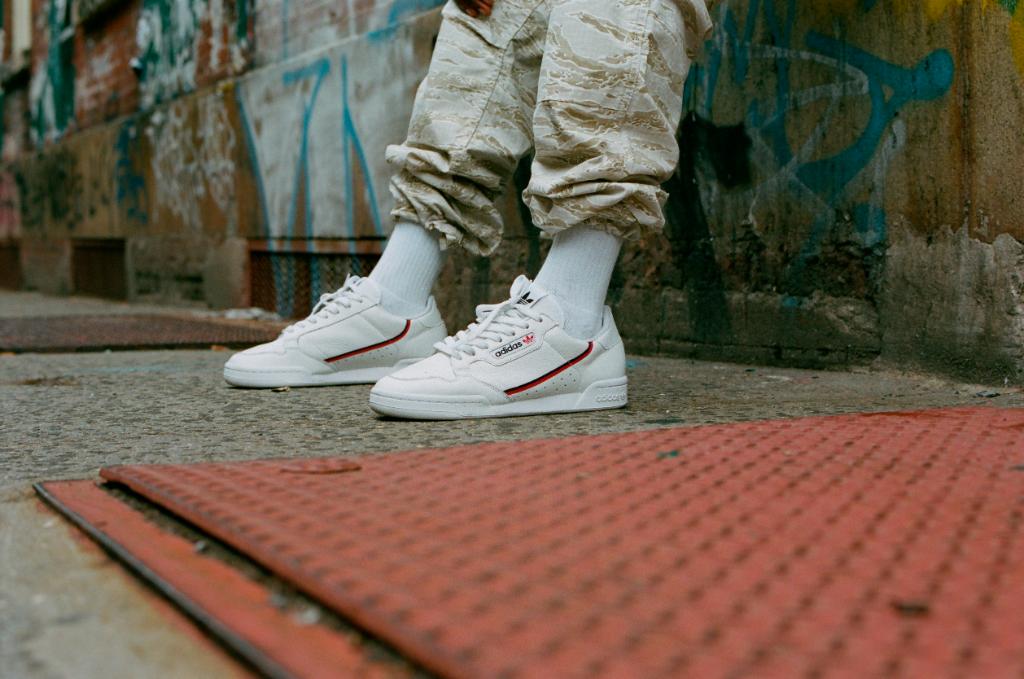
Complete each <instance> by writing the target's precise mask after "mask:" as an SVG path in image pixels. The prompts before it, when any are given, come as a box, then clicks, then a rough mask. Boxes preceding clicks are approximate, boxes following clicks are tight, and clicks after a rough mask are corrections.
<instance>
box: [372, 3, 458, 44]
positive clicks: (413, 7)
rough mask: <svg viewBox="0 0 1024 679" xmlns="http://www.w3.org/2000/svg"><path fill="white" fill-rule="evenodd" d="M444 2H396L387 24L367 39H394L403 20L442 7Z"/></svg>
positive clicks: (374, 40) (375, 40)
mask: <svg viewBox="0 0 1024 679" xmlns="http://www.w3.org/2000/svg"><path fill="white" fill-rule="evenodd" d="M444 2H445V0H394V3H393V4H392V5H391V10H390V11H389V12H388V18H387V23H385V24H384V27H383V28H380V29H378V30H376V31H372V32H371V33H369V34H367V37H368V38H369V39H370V40H371V41H373V42H377V41H381V40H388V39H390V38H393V37H394V36H395V33H396V32H397V31H398V27H399V26H400V25H401V24H402V21H403V19H405V18H406V17H408V16H410V15H412V14H416V13H418V12H426V11H428V10H431V9H434V8H435V7H440V6H441V5H443V4H444Z"/></svg>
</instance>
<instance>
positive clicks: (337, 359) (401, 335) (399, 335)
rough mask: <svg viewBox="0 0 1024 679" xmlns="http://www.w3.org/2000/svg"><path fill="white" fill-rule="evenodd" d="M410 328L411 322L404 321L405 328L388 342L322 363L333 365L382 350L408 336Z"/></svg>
mask: <svg viewBox="0 0 1024 679" xmlns="http://www.w3.org/2000/svg"><path fill="white" fill-rule="evenodd" d="M411 327H412V321H406V322H405V328H403V329H402V332H400V333H398V334H397V335H395V336H394V337H392V338H391V339H389V340H384V341H383V342H377V343H376V344H371V345H370V346H368V347H363V348H362V349H353V350H352V351H349V352H347V353H344V354H340V355H338V356H332V357H331V358H325V359H324V361H326V362H327V363H334V362H335V361H343V360H345V359H346V358H352V357H353V356H358V355H359V354H365V353H366V352H368V351H374V350H375V349H383V348H384V347H386V346H388V345H389V344H394V343H395V342H398V341H399V340H401V339H402V338H403V337H405V336H406V335H408V334H409V328H411Z"/></svg>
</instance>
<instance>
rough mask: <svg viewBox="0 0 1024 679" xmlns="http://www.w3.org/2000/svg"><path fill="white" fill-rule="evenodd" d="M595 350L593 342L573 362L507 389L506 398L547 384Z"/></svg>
mask: <svg viewBox="0 0 1024 679" xmlns="http://www.w3.org/2000/svg"><path fill="white" fill-rule="evenodd" d="M593 350H594V343H593V342H588V343H587V349H586V351H584V352H583V353H582V354H580V355H579V356H577V357H576V358H574V359H572V360H571V361H568V362H567V363H563V364H562V365H560V366H558V367H557V368H555V369H554V370H552V371H551V372H548V373H544V374H543V375H541V376H540V377H538V378H537V379H535V380H530V381H529V382H527V383H526V384H520V385H519V386H518V387H512V388H511V389H506V390H505V395H506V396H515V395H516V394H521V393H522V392H524V391H526V390H527V389H533V388H534V387H536V386H538V385H541V384H543V383H545V382H547V381H548V380H550V379H551V378H552V377H554V376H556V375H558V374H559V373H562V372H564V371H566V370H568V369H569V368H571V367H573V366H574V365H576V364H577V363H579V362H580V361H582V360H583V359H585V358H586V357H587V356H590V352H592V351H593Z"/></svg>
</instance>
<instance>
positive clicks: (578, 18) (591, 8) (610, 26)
mask: <svg viewBox="0 0 1024 679" xmlns="http://www.w3.org/2000/svg"><path fill="white" fill-rule="evenodd" d="M652 1H654V0H624V1H622V2H593V1H592V0H569V2H564V3H561V4H559V5H558V6H556V7H555V8H554V9H552V11H551V19H550V21H549V22H548V35H547V42H546V47H545V53H544V62H543V64H542V66H541V86H540V88H541V90H540V92H539V93H538V99H539V100H540V101H552V102H565V103H572V104H574V105H575V107H576V108H579V109H589V108H593V107H597V108H601V109H606V110H609V111H625V110H626V109H627V108H628V107H629V104H630V102H631V101H632V100H633V97H634V96H635V95H636V93H637V91H638V90H639V89H640V87H641V86H642V85H643V82H644V76H645V73H646V69H647V53H648V50H649V44H648V42H649V41H648V33H649V22H650V21H651V4H652Z"/></svg>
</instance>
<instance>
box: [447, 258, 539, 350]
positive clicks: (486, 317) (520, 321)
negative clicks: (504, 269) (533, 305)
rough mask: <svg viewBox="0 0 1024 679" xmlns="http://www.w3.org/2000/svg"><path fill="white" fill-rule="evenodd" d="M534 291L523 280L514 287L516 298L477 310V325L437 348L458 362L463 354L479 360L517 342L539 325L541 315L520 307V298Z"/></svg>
mask: <svg viewBox="0 0 1024 679" xmlns="http://www.w3.org/2000/svg"><path fill="white" fill-rule="evenodd" d="M529 287H530V279H528V278H526V276H520V277H519V278H517V279H516V281H515V283H513V284H512V296H511V297H510V298H509V299H507V300H506V301H504V302H502V303H500V304H481V305H480V306H478V307H477V308H476V322H475V323H470V324H469V327H468V328H466V329H465V330H460V331H459V332H457V333H455V334H454V335H452V336H451V337H447V338H445V339H443V340H441V341H440V342H438V343H437V344H435V345H434V348H435V349H437V350H438V351H440V352H442V353H444V354H447V355H449V356H451V357H452V358H455V359H458V358H461V357H462V356H463V354H465V355H468V356H476V352H477V351H478V350H480V351H487V350H489V349H491V348H493V347H496V346H498V345H500V344H503V343H505V342H506V341H507V340H510V339H512V338H514V337H515V336H516V335H518V334H519V333H520V332H521V331H523V330H527V329H528V328H529V327H530V321H535V322H539V321H540V320H541V316H540V314H538V313H536V312H534V311H531V310H530V308H529V307H526V306H525V305H521V304H519V300H520V298H521V297H522V296H523V295H524V294H525V293H526V291H527V290H528V289H529Z"/></svg>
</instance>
